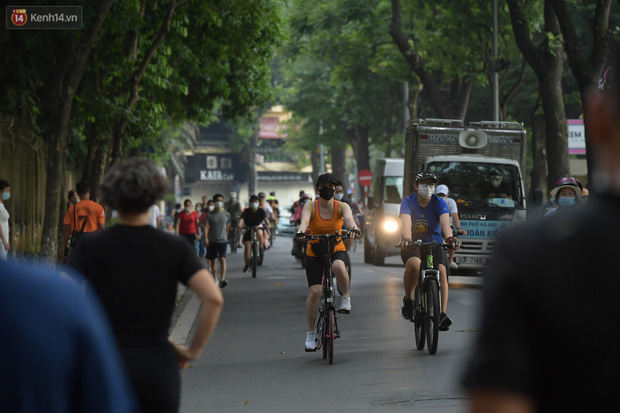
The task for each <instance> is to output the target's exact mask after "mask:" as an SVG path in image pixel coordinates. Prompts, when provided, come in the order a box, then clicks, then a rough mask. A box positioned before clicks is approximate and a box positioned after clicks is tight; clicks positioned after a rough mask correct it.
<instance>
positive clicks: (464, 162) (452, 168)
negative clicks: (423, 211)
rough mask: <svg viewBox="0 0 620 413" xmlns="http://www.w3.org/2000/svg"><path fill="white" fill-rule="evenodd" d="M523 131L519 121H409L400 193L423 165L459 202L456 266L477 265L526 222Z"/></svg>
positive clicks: (472, 267)
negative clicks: (515, 226)
mask: <svg viewBox="0 0 620 413" xmlns="http://www.w3.org/2000/svg"><path fill="white" fill-rule="evenodd" d="M526 144H527V142H526V135H525V130H524V129H523V125H522V124H521V123H518V122H494V121H482V122H471V123H469V125H467V126H465V125H463V122H462V121H461V120H453V119H424V120H419V121H418V122H412V123H411V124H410V125H409V127H408V128H407V134H406V141H405V174H404V180H403V196H405V197H406V196H409V195H410V194H411V192H412V191H413V190H414V186H413V184H414V182H415V175H416V174H417V173H418V172H420V171H422V170H425V169H428V170H431V171H433V172H434V173H435V174H436V175H437V179H438V180H439V184H445V185H447V186H448V188H449V190H450V194H449V197H450V198H453V199H454V200H455V201H456V203H457V206H458V210H459V220H460V224H461V229H463V230H465V231H466V234H465V235H463V236H460V237H458V238H457V239H458V240H459V242H460V243H461V249H460V250H459V251H457V252H456V255H455V262H456V263H457V264H458V266H459V270H480V269H482V268H483V267H484V265H485V264H486V262H487V259H488V258H489V256H490V254H491V253H492V251H493V248H494V246H495V242H496V238H497V237H498V236H499V234H500V233H501V232H502V231H504V230H506V229H507V228H509V227H510V226H511V225H513V224H515V223H517V222H519V221H525V219H526V209H525V208H526V207H525V198H526V196H525V191H524V187H523V178H522V171H523V170H524V169H525V151H526Z"/></svg>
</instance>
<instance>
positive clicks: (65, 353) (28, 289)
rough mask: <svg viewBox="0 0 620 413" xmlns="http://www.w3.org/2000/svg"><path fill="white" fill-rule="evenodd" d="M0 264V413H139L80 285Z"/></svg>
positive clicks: (99, 314)
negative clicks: (0, 340) (0, 339)
mask: <svg viewBox="0 0 620 413" xmlns="http://www.w3.org/2000/svg"><path fill="white" fill-rule="evenodd" d="M80 281H81V280H79V279H76V280H72V279H69V278H65V277H62V276H61V275H60V274H58V273H56V272H54V271H52V270H50V269H44V268H42V267H35V266H30V265H24V264H17V263H15V262H7V261H3V260H0V314H2V316H0V331H2V335H3V339H2V342H1V343H0V350H1V351H0V412H7V413H8V412H11V413H39V412H46V413H66V412H93V413H129V412H137V411H138V410H137V404H136V402H135V399H134V396H133V393H132V392H131V387H130V386H129V381H128V380H127V376H126V373H125V368H124V367H123V363H122V361H121V358H120V356H119V354H118V349H117V346H116V344H115V342H114V336H113V335H112V331H111V330H110V327H109V325H108V321H107V320H106V317H105V314H104V313H103V310H102V309H101V307H100V305H99V303H98V301H97V299H96V298H94V297H92V296H91V297H89V296H86V297H85V296H84V295H83V294H82V292H81V289H80V285H79V282H80Z"/></svg>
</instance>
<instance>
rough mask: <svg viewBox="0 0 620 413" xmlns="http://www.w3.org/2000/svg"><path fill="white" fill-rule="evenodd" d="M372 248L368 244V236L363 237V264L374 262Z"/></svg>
mask: <svg viewBox="0 0 620 413" xmlns="http://www.w3.org/2000/svg"><path fill="white" fill-rule="evenodd" d="M374 260H375V258H374V247H373V246H372V245H370V243H369V242H368V236H365V237H364V263H366V264H372V263H373V262H374Z"/></svg>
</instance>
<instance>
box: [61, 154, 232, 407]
mask: <svg viewBox="0 0 620 413" xmlns="http://www.w3.org/2000/svg"><path fill="white" fill-rule="evenodd" d="M103 182H104V183H103V184H102V185H101V195H102V201H103V202H104V203H105V204H106V205H108V206H109V207H110V208H112V209H115V210H117V211H118V219H119V222H118V224H117V225H115V226H114V227H112V228H110V229H108V230H105V231H101V232H98V233H96V234H92V235H90V236H88V237H84V239H83V240H81V241H80V243H79V244H78V245H77V246H76V249H75V251H74V253H73V254H71V257H70V259H69V264H70V265H71V266H72V267H73V268H75V269H76V270H78V271H80V272H81V273H82V274H84V276H85V277H86V278H87V279H88V280H89V281H90V282H91V283H92V286H93V288H94V290H95V291H96V292H97V295H98V296H99V299H100V300H101V302H102V304H103V307H104V309H105V310H106V313H107V315H108V318H109V320H110V323H111V325H112V328H113V330H114V333H115V336H116V340H117V342H118V344H119V347H120V350H121V354H122V357H123V360H124V362H125V367H126V369H127V371H128V373H129V377H130V379H131V383H132V385H133V389H134V391H135V393H136V395H137V398H138V400H139V402H140V406H141V411H142V412H162V413H164V412H166V413H173V412H175V413H176V412H178V409H179V400H180V375H179V367H182V368H184V367H186V366H187V363H188V362H189V361H193V360H196V359H198V358H199V357H200V354H201V353H202V350H203V348H204V346H205V344H206V343H207V341H208V339H209V337H210V336H211V334H212V332H213V330H214V328H215V325H216V323H217V320H218V318H219V314H220V311H221V307H222V305H223V299H222V293H221V292H220V289H219V288H217V286H216V285H215V282H214V281H213V277H212V276H211V274H209V271H207V270H206V269H205V268H204V267H203V266H202V264H201V262H200V260H199V259H198V257H197V256H196V254H195V251H194V249H193V248H191V247H190V246H189V245H188V243H187V241H185V240H183V239H180V238H179V237H174V236H171V235H170V234H167V233H165V232H163V231H158V230H156V229H155V228H153V227H151V226H149V225H148V219H149V216H148V209H149V207H150V206H151V205H153V203H154V202H155V200H156V199H159V198H161V196H163V195H164V194H165V193H166V191H167V183H166V181H165V180H164V178H163V177H162V176H161V174H160V172H159V171H158V170H157V168H156V167H155V165H153V164H152V163H151V162H150V161H147V160H145V159H137V158H133V159H126V160H123V161H121V162H120V163H119V164H118V165H116V166H115V167H113V168H111V169H110V170H109V171H108V172H107V173H106V175H105V177H104V181H103ZM178 282H182V283H183V284H185V285H188V286H189V287H191V289H192V290H193V291H194V293H195V294H196V296H197V297H198V298H199V299H200V301H201V302H202V310H201V313H200V319H199V321H198V326H197V329H196V330H195V335H194V337H193V339H192V341H191V344H190V346H189V347H185V346H182V345H179V344H176V343H174V342H172V341H171V340H169V338H168V327H169V324H170V319H171V317H172V311H173V309H174V303H175V300H176V292H177V283H178Z"/></svg>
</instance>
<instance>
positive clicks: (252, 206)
mask: <svg viewBox="0 0 620 413" xmlns="http://www.w3.org/2000/svg"><path fill="white" fill-rule="evenodd" d="M250 208H252V209H258V202H252V203H251V204H250Z"/></svg>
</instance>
